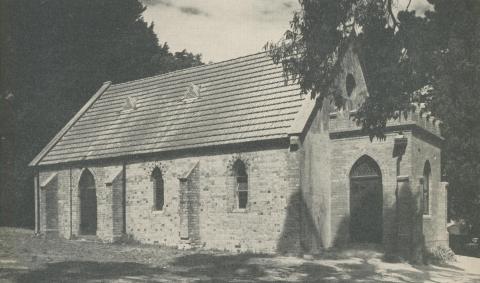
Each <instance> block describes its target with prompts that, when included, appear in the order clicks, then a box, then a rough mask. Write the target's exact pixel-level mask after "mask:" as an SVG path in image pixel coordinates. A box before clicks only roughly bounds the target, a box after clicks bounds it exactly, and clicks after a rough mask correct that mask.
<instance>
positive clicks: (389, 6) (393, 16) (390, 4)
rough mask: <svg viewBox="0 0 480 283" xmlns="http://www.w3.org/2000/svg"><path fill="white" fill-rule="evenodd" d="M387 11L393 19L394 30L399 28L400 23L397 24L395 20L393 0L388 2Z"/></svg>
mask: <svg viewBox="0 0 480 283" xmlns="http://www.w3.org/2000/svg"><path fill="white" fill-rule="evenodd" d="M387 9H388V14H389V15H390V17H392V22H393V28H396V27H398V22H397V19H396V18H395V14H394V13H393V9H392V0H387Z"/></svg>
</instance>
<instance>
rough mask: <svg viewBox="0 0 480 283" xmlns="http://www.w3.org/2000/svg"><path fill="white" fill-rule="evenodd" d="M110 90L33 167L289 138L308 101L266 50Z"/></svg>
mask: <svg viewBox="0 0 480 283" xmlns="http://www.w3.org/2000/svg"><path fill="white" fill-rule="evenodd" d="M192 84H193V85H195V86H199V87H200V96H199V98H198V99H194V100H191V101H189V102H185V101H184V100H182V97H184V96H185V94H186V90H187V88H188V87H189V86H192ZM103 88H104V89H101V90H100V91H99V93H98V94H97V95H96V96H94V97H93V98H92V99H91V101H90V102H89V103H87V105H86V106H85V107H84V109H82V110H81V111H80V112H79V113H78V114H77V115H76V117H74V119H72V121H71V122H70V123H69V125H67V126H66V127H65V128H64V130H62V132H60V133H59V135H57V137H56V138H55V139H54V140H53V141H52V142H51V143H50V144H49V146H47V148H45V149H44V151H42V153H40V154H39V156H37V157H36V159H34V161H32V163H31V165H47V164H58V163H64V162H72V161H80V160H92V159H102V158H111V157H119V156H129V155H135V154H145V153H154V152H164V151H170V150H177V149H186V148H197V147H203V146H213V145H223V144H231V143H241V142H250V141H259V140H268V139H276V138H282V137H287V136H288V132H289V128H290V127H291V126H292V125H293V124H294V123H293V122H294V120H295V117H298V115H297V113H298V112H299V110H300V109H301V108H302V105H304V104H305V101H304V98H303V97H302V96H301V95H300V89H299V86H298V85H296V84H292V83H288V84H285V80H284V77H283V74H282V67H281V65H275V64H274V63H273V62H272V60H271V58H270V57H269V56H268V55H267V54H266V53H264V52H263V53H258V54H254V55H250V56H245V57H241V58H237V59H233V60H229V61H225V62H220V63H216V64H210V65H204V66H199V67H194V68H189V69H185V70H180V71H176V72H172V73H167V74H163V75H159V76H154V77H150V78H145V79H141V80H135V81H131V82H126V83H120V84H112V85H110V86H108V85H104V87H103ZM127 99H129V101H130V103H131V101H134V102H135V103H134V104H135V107H134V109H130V110H125V108H124V105H125V102H126V101H127ZM297 124H298V123H297Z"/></svg>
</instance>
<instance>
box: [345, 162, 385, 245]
mask: <svg viewBox="0 0 480 283" xmlns="http://www.w3.org/2000/svg"><path fill="white" fill-rule="evenodd" d="M382 238H383V188H382V174H381V172H380V168H379V167H378V165H377V163H376V162H375V161H374V160H373V159H372V158H370V157H368V156H362V157H361V158H359V159H358V160H357V162H355V164H354V165H353V167H352V170H351V172H350V239H351V240H352V242H368V243H381V242H382Z"/></svg>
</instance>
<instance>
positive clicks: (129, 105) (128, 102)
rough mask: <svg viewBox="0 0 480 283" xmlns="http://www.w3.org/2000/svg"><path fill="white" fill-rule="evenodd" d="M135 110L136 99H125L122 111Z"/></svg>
mask: <svg viewBox="0 0 480 283" xmlns="http://www.w3.org/2000/svg"><path fill="white" fill-rule="evenodd" d="M135 109H137V99H136V98H134V97H131V96H129V97H127V98H125V102H124V103H123V110H124V111H125V110H135Z"/></svg>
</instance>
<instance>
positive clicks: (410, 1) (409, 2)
mask: <svg viewBox="0 0 480 283" xmlns="http://www.w3.org/2000/svg"><path fill="white" fill-rule="evenodd" d="M410 4H412V0H409V1H408V5H407V8H405V10H406V11H407V12H408V8H409V7H410Z"/></svg>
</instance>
